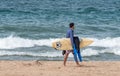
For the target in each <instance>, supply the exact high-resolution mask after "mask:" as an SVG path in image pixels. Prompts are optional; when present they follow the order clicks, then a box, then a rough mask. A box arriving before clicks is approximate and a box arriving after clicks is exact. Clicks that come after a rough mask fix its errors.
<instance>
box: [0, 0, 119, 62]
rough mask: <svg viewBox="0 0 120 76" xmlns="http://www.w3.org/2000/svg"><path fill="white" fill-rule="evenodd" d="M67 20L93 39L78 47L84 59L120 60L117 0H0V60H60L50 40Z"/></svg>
mask: <svg viewBox="0 0 120 76" xmlns="http://www.w3.org/2000/svg"><path fill="white" fill-rule="evenodd" d="M70 22H74V23H75V35H77V36H79V37H80V38H89V39H92V40H94V43H93V44H91V45H90V46H88V47H86V48H83V49H81V54H82V57H83V60H84V61H98V60H100V61H119V60H120V0H1V1H0V60H63V56H62V51H58V50H55V49H53V48H51V43H52V42H53V41H54V40H56V39H59V38H64V37H65V35H66V30H67V29H68V28H69V23H70ZM69 60H73V55H72V54H70V56H69Z"/></svg>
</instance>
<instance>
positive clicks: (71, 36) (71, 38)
mask: <svg viewBox="0 0 120 76" xmlns="http://www.w3.org/2000/svg"><path fill="white" fill-rule="evenodd" d="M73 36H74V35H73V31H70V40H71V44H72V47H73V46H74V41H73Z"/></svg>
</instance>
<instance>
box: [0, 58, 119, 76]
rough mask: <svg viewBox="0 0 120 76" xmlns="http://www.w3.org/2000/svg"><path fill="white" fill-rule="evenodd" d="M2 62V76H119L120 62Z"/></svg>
mask: <svg viewBox="0 0 120 76" xmlns="http://www.w3.org/2000/svg"><path fill="white" fill-rule="evenodd" d="M80 64H81V65H82V66H81V67H77V66H76V64H75V62H74V61H68V62H67V64H66V66H63V61H7V60H1V61H0V76H113V75H115V76H119V75H120V61H85V62H82V63H80Z"/></svg>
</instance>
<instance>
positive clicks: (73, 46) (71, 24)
mask: <svg viewBox="0 0 120 76" xmlns="http://www.w3.org/2000/svg"><path fill="white" fill-rule="evenodd" d="M69 28H70V29H69V30H68V31H67V34H66V38H70V40H71V45H72V48H73V49H74V48H75V45H74V44H75V40H74V38H75V37H74V23H70V24H69ZM70 52H72V53H73V55H74V59H75V62H76V64H77V66H80V65H79V62H78V59H77V57H76V55H75V52H74V51H73V50H64V51H63V52H62V53H63V55H64V63H63V64H64V66H66V61H67V58H68V55H69V53H70ZM81 61H82V60H81Z"/></svg>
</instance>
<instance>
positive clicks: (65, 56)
mask: <svg viewBox="0 0 120 76" xmlns="http://www.w3.org/2000/svg"><path fill="white" fill-rule="evenodd" d="M68 55H69V53H66V54H65V55H64V63H63V64H64V66H66V61H67V58H68Z"/></svg>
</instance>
